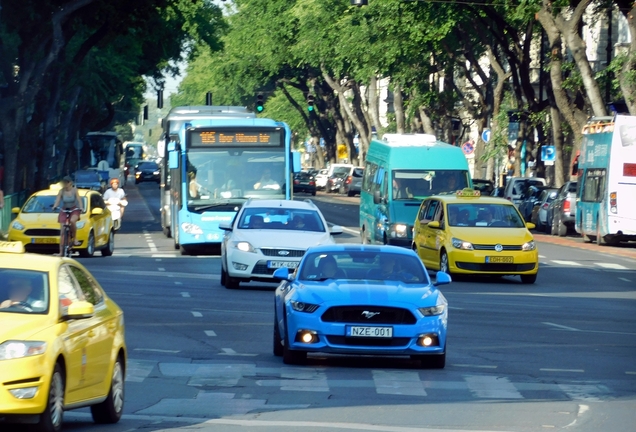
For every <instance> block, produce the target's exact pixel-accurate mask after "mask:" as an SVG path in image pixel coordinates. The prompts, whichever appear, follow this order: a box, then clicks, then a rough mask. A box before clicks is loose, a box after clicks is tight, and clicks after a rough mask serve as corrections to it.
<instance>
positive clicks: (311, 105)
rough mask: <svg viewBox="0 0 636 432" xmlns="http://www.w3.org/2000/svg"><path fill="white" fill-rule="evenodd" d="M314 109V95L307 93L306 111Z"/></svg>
mask: <svg viewBox="0 0 636 432" xmlns="http://www.w3.org/2000/svg"><path fill="white" fill-rule="evenodd" d="M313 110H314V95H312V94H309V95H307V111H309V112H312V111H313Z"/></svg>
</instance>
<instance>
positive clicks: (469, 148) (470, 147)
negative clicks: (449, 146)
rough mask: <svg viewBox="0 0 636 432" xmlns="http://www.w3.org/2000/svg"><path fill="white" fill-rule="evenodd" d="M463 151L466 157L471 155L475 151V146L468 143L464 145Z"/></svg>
mask: <svg viewBox="0 0 636 432" xmlns="http://www.w3.org/2000/svg"><path fill="white" fill-rule="evenodd" d="M462 150H463V152H464V154H465V155H469V154H472V153H473V152H474V151H475V146H474V145H473V143H472V142H470V141H466V142H465V143H464V144H462Z"/></svg>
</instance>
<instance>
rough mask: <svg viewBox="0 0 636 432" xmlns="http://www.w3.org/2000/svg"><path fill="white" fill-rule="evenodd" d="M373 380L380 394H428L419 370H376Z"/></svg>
mask: <svg viewBox="0 0 636 432" xmlns="http://www.w3.org/2000/svg"><path fill="white" fill-rule="evenodd" d="M373 382H375V391H376V392H377V393H378V394H391V395H408V396H426V390H425V389H424V384H423V383H422V381H420V375H419V373H417V372H406V371H381V370H374V371H373Z"/></svg>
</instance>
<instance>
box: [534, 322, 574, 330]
mask: <svg viewBox="0 0 636 432" xmlns="http://www.w3.org/2000/svg"><path fill="white" fill-rule="evenodd" d="M543 324H545V325H549V326H552V327H556V328H558V329H560V330H569V331H581V330H579V329H576V328H574V327H568V326H564V325H559V324H554V323H550V322H544V323H543Z"/></svg>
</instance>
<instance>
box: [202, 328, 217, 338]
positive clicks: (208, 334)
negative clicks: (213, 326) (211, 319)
mask: <svg viewBox="0 0 636 432" xmlns="http://www.w3.org/2000/svg"><path fill="white" fill-rule="evenodd" d="M205 334H206V335H207V336H210V337H212V336H216V333H214V330H205Z"/></svg>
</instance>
